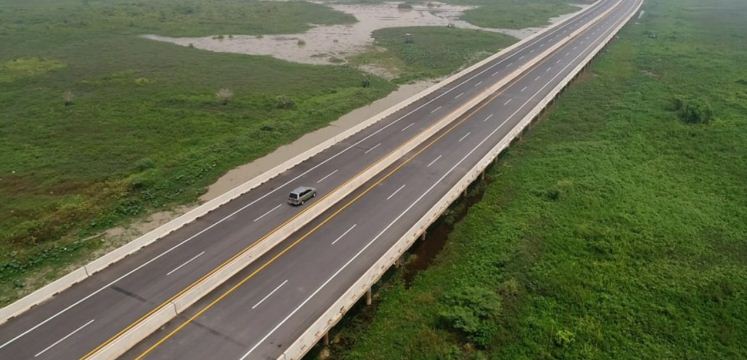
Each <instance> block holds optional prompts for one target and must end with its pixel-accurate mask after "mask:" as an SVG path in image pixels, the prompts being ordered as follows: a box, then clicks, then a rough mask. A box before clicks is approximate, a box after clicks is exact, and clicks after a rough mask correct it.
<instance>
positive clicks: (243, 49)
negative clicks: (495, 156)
mask: <svg viewBox="0 0 747 360" xmlns="http://www.w3.org/2000/svg"><path fill="white" fill-rule="evenodd" d="M320 3H324V2H320ZM324 4H325V5H327V6H330V7H332V8H334V9H335V10H338V11H341V12H344V13H348V14H351V15H353V16H355V18H356V19H357V20H358V22H356V23H354V24H347V25H324V26H315V27H313V28H311V29H310V30H308V31H306V32H304V33H299V34H284V35H258V36H254V35H237V34H232V35H230V36H229V35H227V34H223V36H216V35H211V36H205V37H178V38H176V37H168V36H160V35H144V37H145V38H148V39H152V40H157V41H164V42H170V43H174V44H178V45H182V46H193V47H195V48H198V49H203V50H208V51H215V52H227V53H239V54H249V55H269V56H272V57H275V58H278V59H282V60H288V61H292V62H298V63H306V64H340V63H345V62H346V61H347V60H346V59H347V58H349V57H350V56H352V55H356V54H359V53H362V52H364V51H366V50H367V49H369V48H370V46H372V45H373V41H374V39H373V38H372V37H371V34H372V32H373V31H375V30H378V29H383V28H393V27H405V26H454V27H457V28H463V29H479V30H483V31H491V32H499V33H504V34H508V35H511V36H514V37H517V38H519V39H522V38H526V37H527V36H530V35H532V34H534V33H536V32H538V31H540V30H542V29H543V28H526V29H519V30H515V29H492V28H482V27H479V26H475V25H472V24H470V23H468V22H466V21H463V20H460V17H461V16H462V15H463V13H464V11H465V10H468V9H471V8H472V7H470V6H459V5H450V4H444V3H439V2H429V3H427V4H414V5H412V8H411V9H402V8H399V6H398V5H399V3H396V2H391V3H383V4H326V3H324ZM578 6H579V8H582V7H586V6H588V5H578ZM571 15H572V14H566V15H562V16H559V17H557V18H553V19H550V22H551V23H556V22H558V21H562V20H563V19H565V18H567V17H568V16H571Z"/></svg>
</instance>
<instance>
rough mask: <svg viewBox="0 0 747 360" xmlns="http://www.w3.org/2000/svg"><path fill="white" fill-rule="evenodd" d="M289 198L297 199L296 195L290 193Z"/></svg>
mask: <svg viewBox="0 0 747 360" xmlns="http://www.w3.org/2000/svg"><path fill="white" fill-rule="evenodd" d="M290 198H291V199H298V194H295V193H291V194H290Z"/></svg>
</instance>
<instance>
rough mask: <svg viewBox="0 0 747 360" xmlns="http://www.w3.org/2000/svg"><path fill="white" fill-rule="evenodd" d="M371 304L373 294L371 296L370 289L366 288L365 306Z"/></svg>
mask: <svg viewBox="0 0 747 360" xmlns="http://www.w3.org/2000/svg"><path fill="white" fill-rule="evenodd" d="M372 303H373V294H371V288H368V290H367V291H366V305H369V306H370V305H371V304H372Z"/></svg>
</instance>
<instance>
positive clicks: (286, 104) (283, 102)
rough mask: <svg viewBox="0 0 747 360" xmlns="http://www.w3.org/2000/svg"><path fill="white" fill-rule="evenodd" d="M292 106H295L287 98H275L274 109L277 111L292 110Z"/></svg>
mask: <svg viewBox="0 0 747 360" xmlns="http://www.w3.org/2000/svg"><path fill="white" fill-rule="evenodd" d="M294 106H296V102H295V101H293V99H291V98H289V97H288V96H285V95H280V96H278V97H277V98H275V107H277V108H278V109H292V108H293V107H294Z"/></svg>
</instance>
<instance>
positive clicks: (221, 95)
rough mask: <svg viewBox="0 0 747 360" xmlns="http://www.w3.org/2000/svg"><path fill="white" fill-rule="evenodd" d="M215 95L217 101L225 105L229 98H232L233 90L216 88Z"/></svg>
mask: <svg viewBox="0 0 747 360" xmlns="http://www.w3.org/2000/svg"><path fill="white" fill-rule="evenodd" d="M215 97H216V98H218V102H220V103H221V104H223V105H226V104H228V102H229V101H231V99H233V91H231V90H230V89H226V88H222V89H220V90H218V92H217V93H215Z"/></svg>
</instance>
